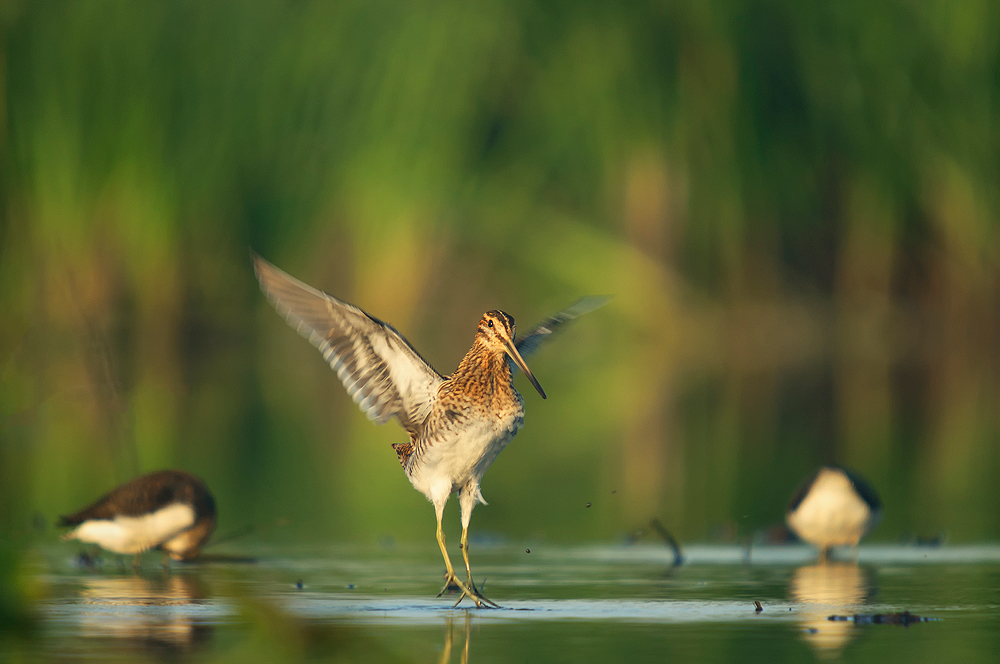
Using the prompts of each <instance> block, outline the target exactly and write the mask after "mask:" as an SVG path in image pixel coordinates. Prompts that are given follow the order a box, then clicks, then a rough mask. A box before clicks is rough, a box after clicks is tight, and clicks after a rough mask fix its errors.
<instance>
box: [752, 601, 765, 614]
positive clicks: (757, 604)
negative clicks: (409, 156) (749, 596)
mask: <svg viewBox="0 0 1000 664" xmlns="http://www.w3.org/2000/svg"><path fill="white" fill-rule="evenodd" d="M753 605H754V612H756V613H760V612H761V611H763V610H764V607H763V606H761V605H760V602H758V601H757V600H754V602H753Z"/></svg>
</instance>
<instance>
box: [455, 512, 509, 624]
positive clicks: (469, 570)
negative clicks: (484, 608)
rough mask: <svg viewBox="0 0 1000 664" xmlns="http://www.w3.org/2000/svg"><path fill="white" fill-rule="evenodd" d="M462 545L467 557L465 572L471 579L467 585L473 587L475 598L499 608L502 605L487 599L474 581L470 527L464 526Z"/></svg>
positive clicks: (473, 596) (463, 553)
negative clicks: (471, 564)
mask: <svg viewBox="0 0 1000 664" xmlns="http://www.w3.org/2000/svg"><path fill="white" fill-rule="evenodd" d="M461 547H462V558H464V559H465V573H466V574H467V575H468V576H467V577H466V578H467V579H468V580H469V581H468V583H467V584H466V585H468V586H469V589H471V590H472V592H473V595H472V598H473V599H475V598H477V597H478V598H479V599H480V600H482V601H484V602H486V603H487V604H489V605H490V606H492V607H493V608H494V609H499V608H500V606H499V605H498V604H497V603H496V602H494V601H492V600H489V599H486V598H485V597H483V595H482V593H480V592H479V589H478V588H476V584H475V583H473V582H472V567H470V566H469V529H468V528H462V542H461ZM476 604H477V605H478V604H479V602H476Z"/></svg>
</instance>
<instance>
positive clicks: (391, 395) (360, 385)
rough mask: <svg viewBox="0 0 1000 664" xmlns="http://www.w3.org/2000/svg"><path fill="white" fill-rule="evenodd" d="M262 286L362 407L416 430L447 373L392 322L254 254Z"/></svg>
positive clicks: (374, 415) (381, 419)
mask: <svg viewBox="0 0 1000 664" xmlns="http://www.w3.org/2000/svg"><path fill="white" fill-rule="evenodd" d="M253 264H254V270H255V271H256V273H257V280H258V281H260V286H261V289H262V290H263V291H264V294H265V295H266V296H267V299H268V300H270V302H271V304H273V305H274V307H275V308H276V309H277V310H278V313H280V314H281V315H283V316H284V317H285V320H286V321H287V322H288V324H289V325H291V326H292V327H294V328H295V329H296V330H297V331H298V333H299V334H301V335H302V336H304V337H305V338H306V339H308V340H309V343H311V344H312V345H313V346H315V347H316V348H318V349H319V351H320V352H321V353H323V357H324V358H326V361H327V362H329V363H330V366H331V367H332V368H333V370H334V371H336V372H337V377H338V378H340V381H341V382H342V383H343V384H344V387H345V388H347V393H348V394H349V395H350V397H351V398H352V399H354V402H355V403H356V404H358V407H359V408H361V412H363V413H364V414H365V415H367V416H368V419H370V420H372V421H374V422H375V423H376V424H384V423H385V422H388V421H389V418H390V417H392V416H393V415H395V416H396V417H397V418H398V419H399V422H400V424H402V425H403V428H404V429H406V430H407V431H408V432H409V433H410V434H411V435H416V433H417V431H418V429H419V427H420V424H421V423H422V422H423V421H424V420H425V419H426V417H427V415H428V413H429V412H430V409H431V406H432V405H433V403H434V400H435V399H437V389H438V386H439V385H440V384H441V383H442V382H443V381H444V378H442V377H441V375H440V374H439V373H438V372H436V371H435V370H434V369H433V367H431V365H430V364H428V363H427V362H426V360H424V358H422V357H420V355H419V354H418V353H417V351H415V350H414V349H413V347H412V346H410V344H409V343H407V341H406V339H404V338H403V335H401V334H400V333H399V332H397V331H396V330H394V329H393V328H392V326H390V325H388V324H386V323H383V322H382V321H380V320H378V319H377V318H374V317H372V316H369V315H368V314H366V313H365V312H364V311H362V310H361V309H359V308H358V307H355V306H354V305H351V304H348V303H346V302H341V301H340V300H338V299H337V298H335V297H332V296H330V295H327V294H326V293H323V292H320V291H318V290H316V289H315V288H312V287H310V286H307V285H306V284H304V283H302V282H301V281H299V280H298V279H295V278H294V277H291V276H289V275H288V274H285V273H284V272H282V271H281V270H279V269H278V268H276V267H275V266H273V265H271V264H270V263H268V262H267V261H266V260H264V259H263V258H261V257H260V256H257V255H256V254H254V255H253Z"/></svg>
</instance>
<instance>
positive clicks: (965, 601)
mask: <svg viewBox="0 0 1000 664" xmlns="http://www.w3.org/2000/svg"><path fill="white" fill-rule="evenodd" d="M240 553H241V554H242V555H247V554H250V555H252V556H253V558H254V560H255V562H252V563H248V562H234V561H216V562H203V563H194V564H188V565H174V566H173V567H172V568H171V569H170V570H169V571H165V570H163V569H162V568H161V567H159V565H158V561H157V560H156V557H149V556H147V560H146V561H145V564H144V565H143V567H142V568H141V569H140V570H139V572H138V573H136V572H134V571H133V570H132V568H131V567H130V566H129V565H128V564H124V563H123V562H121V561H118V560H117V559H115V558H113V557H109V558H105V559H103V560H101V561H99V562H98V564H97V566H96V567H94V568H90V567H87V566H83V565H80V564H79V563H78V561H76V560H75V559H74V558H73V557H72V553H71V551H69V550H68V549H67V548H66V547H59V548H58V549H52V550H45V551H40V552H38V553H37V555H36V557H35V558H34V562H33V563H32V564H31V565H30V572H29V573H30V574H31V575H32V576H33V577H34V579H33V581H34V582H36V583H37V584H38V585H39V586H40V587H41V588H43V589H44V592H43V599H41V600H39V602H38V610H39V613H40V616H41V621H40V623H41V627H40V629H39V630H38V633H37V634H36V636H35V638H34V639H31V640H28V641H25V642H24V643H22V644H21V648H22V650H23V652H24V653H25V654H27V655H29V656H35V655H38V656H40V658H41V659H50V660H51V659H59V660H67V659H68V660H74V659H92V658H95V657H96V658H100V659H103V660H118V661H125V660H134V659H136V658H137V657H140V658H150V659H154V660H160V659H163V658H167V659H171V660H176V659H178V658H182V659H186V658H189V657H191V658H197V660H198V661H270V660H275V659H280V660H285V661H294V660H299V659H311V658H319V659H324V660H325V659H342V660H344V661H355V660H362V659H363V660H365V661H403V662H441V661H456V662H458V661H470V662H509V661H572V662H618V661H629V662H631V661H635V660H636V659H637V658H642V659H643V660H646V659H651V658H654V657H655V658H658V659H660V658H679V659H682V660H685V661H695V660H696V661H740V662H757V661H760V662H772V663H773V662H778V661H809V660H811V659H812V658H814V657H820V658H841V659H844V660H845V661H866V662H867V661H878V660H883V659H885V658H891V660H892V661H914V662H919V661H931V660H932V659H933V660H934V661H942V660H944V661H958V659H959V658H961V660H962V661H968V662H993V661H996V659H997V657H998V655H1000V631H998V630H997V627H1000V620H998V619H1000V594H998V588H1000V546H994V545H981V546H943V547H915V546H914V547H911V546H868V547H862V548H861V549H860V551H859V552H858V555H857V557H856V559H855V558H854V557H852V556H846V557H844V558H843V559H841V560H838V561H834V562H831V563H827V564H818V563H817V562H816V560H815V556H814V555H813V552H812V551H811V550H809V549H808V548H805V547H791V546H786V547H765V548H756V549H754V550H752V551H748V550H745V549H741V548H738V547H725V546H699V547H689V548H687V549H686V550H685V551H684V554H685V562H684V564H683V565H681V566H672V565H671V564H670V562H671V556H670V555H669V554H668V552H667V551H666V550H665V549H664V548H663V547H658V546H586V547H566V548H563V547H552V546H537V545H536V546H535V547H533V548H515V547H513V546H512V545H503V546H479V547H478V548H476V549H474V550H473V551H472V558H473V561H474V562H473V565H474V570H475V571H476V572H477V576H478V577H479V578H480V579H482V580H484V582H485V592H486V594H487V595H488V596H489V597H491V598H492V599H494V600H495V601H497V602H498V603H499V604H501V605H502V607H503V608H501V609H497V610H479V609H476V608H474V607H473V606H472V604H471V603H469V602H468V600H466V601H465V602H464V603H463V604H462V605H460V606H459V607H458V608H452V603H453V602H454V599H455V598H454V597H452V598H450V599H449V598H447V597H442V598H437V597H435V595H436V593H437V591H438V590H439V589H440V587H439V586H438V585H435V584H437V583H438V579H440V578H441V573H442V567H443V566H442V565H441V563H440V561H439V559H437V558H436V557H435V555H434V554H436V551H434V550H432V549H431V548H427V547H405V546H388V547H367V548H366V547H358V546H352V547H313V548H307V547H294V548H293V547H286V548H281V547H263V546H260V547H257V548H255V549H253V550H251V551H241V552H240ZM754 602H759V603H760V605H761V610H760V611H757V610H756V607H755V604H754ZM903 611H910V612H911V613H913V614H916V615H919V616H922V617H927V618H930V619H932V621H931V622H922V623H919V624H913V625H910V626H908V627H905V626H901V625H895V624H856V623H855V622H854V621H853V620H852V618H853V617H854V616H855V615H861V616H863V617H864V616H870V615H873V614H878V615H892V614H896V613H900V612H903ZM830 616H841V617H844V618H847V619H846V620H836V621H831V620H830V619H829V618H830Z"/></svg>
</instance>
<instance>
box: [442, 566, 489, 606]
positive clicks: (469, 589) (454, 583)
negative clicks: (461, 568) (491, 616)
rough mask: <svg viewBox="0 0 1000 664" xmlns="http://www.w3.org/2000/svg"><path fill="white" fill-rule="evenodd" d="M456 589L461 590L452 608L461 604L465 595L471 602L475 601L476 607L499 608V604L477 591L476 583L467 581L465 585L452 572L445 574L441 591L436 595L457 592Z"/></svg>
mask: <svg viewBox="0 0 1000 664" xmlns="http://www.w3.org/2000/svg"><path fill="white" fill-rule="evenodd" d="M458 591H461V592H462V594H461V595H459V597H458V601H456V602H455V604H454V605H453V606H452V608H455V607H457V606H458V605H459V604H461V603H462V600H463V599H465V598H466V597H468V598H469V599H471V600H472V601H473V602H475V603H476V607H478V608H480V609H499V608H500V605H499V604H497V603H496V602H494V601H492V600H490V599H487V598H486V597H485V596H483V594H482V593H481V592H479V589H478V588H476V584H474V583H469V584H468V585H467V584H465V583H462V582H461V581H459V580H458V577H457V576H455V575H454V574H448V575H447V576H446V578H445V582H444V588H442V589H441V592H439V593H438V595H437V596H438V597H441V596H442V595H444V594H445V593H452V592H458Z"/></svg>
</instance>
